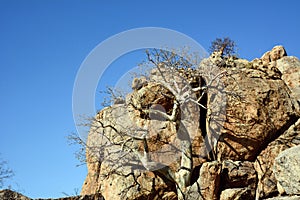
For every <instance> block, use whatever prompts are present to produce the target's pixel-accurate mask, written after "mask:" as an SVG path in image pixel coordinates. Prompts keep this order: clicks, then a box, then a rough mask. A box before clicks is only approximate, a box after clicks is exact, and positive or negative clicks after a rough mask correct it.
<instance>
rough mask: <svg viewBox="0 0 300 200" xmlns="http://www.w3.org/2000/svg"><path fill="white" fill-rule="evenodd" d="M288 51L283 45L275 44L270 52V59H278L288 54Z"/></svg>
mask: <svg viewBox="0 0 300 200" xmlns="http://www.w3.org/2000/svg"><path fill="white" fill-rule="evenodd" d="M286 55H287V54H286V51H285V49H284V47H283V46H280V45H279V46H275V47H273V49H272V50H271V52H270V61H276V60H279V59H280V58H283V57H284V56H286Z"/></svg>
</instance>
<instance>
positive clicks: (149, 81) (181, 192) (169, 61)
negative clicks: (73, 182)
mask: <svg viewBox="0 0 300 200" xmlns="http://www.w3.org/2000/svg"><path fill="white" fill-rule="evenodd" d="M224 49H225V48H224ZM146 55H147V61H148V64H151V65H152V66H153V67H154V69H152V70H151V72H150V73H149V74H150V76H149V77H147V78H146V79H143V80H142V81H136V82H138V83H143V86H144V87H134V88H133V89H134V90H135V91H134V92H133V94H132V95H129V96H127V98H126V100H124V101H121V103H120V104H119V105H114V106H111V107H107V108H104V109H103V110H102V111H100V112H99V113H98V115H97V116H96V117H95V118H94V119H93V120H92V122H91V123H89V124H86V125H89V126H91V130H90V136H89V137H90V138H89V142H87V144H86V148H87V151H88V154H87V156H89V155H91V154H93V156H94V157H96V158H97V159H98V160H97V162H100V163H101V162H106V163H110V167H111V169H112V170H111V171H110V172H108V173H107V175H109V173H117V168H119V167H122V166H125V165H128V166H132V167H133V168H140V169H141V168H143V169H145V170H149V171H152V172H154V173H156V174H157V175H158V176H160V177H161V178H162V179H164V180H165V181H168V182H171V183H172V184H174V185H175V187H176V192H177V196H178V199H180V200H183V199H185V196H186V195H187V193H188V190H189V187H190V185H191V179H192V172H193V168H194V167H195V166H194V163H193V149H192V142H193V138H194V137H195V136H196V135H197V134H200V135H202V137H203V138H204V137H205V138H206V141H203V143H204V144H205V145H204V146H205V147H206V152H207V153H209V152H212V154H211V155H207V156H208V159H215V155H214V147H215V145H216V143H217V137H218V135H217V133H216V132H215V131H214V130H215V129H217V128H216V126H218V125H216V123H215V124H213V125H212V127H211V126H210V125H211V124H212V121H218V120H219V121H218V122H220V118H219V119H216V116H220V112H222V110H220V109H219V110H218V109H217V110H216V109H214V108H212V106H211V107H210V108H208V106H207V105H208V104H209V100H208V98H209V95H208V91H209V90H216V91H221V90H222V86H221V85H222V83H221V81H220V79H221V78H222V77H223V76H226V75H227V73H226V71H220V69H219V68H216V67H214V66H213V64H212V63H206V68H205V69H195V68H193V67H194V66H197V65H198V63H197V62H199V60H198V59H191V58H188V59H187V58H186V57H183V56H179V55H178V54H177V53H176V52H173V51H165V50H159V49H154V50H151V51H150V50H148V51H146ZM193 62H194V63H193ZM112 96H114V95H112ZM219 98H220V97H219ZM218 106H220V105H218ZM200 113H201V115H202V120H201V117H200ZM191 116H192V117H191ZM203 116H204V117H203ZM143 120H144V121H143ZM141 121H142V122H141ZM153 123H164V124H169V125H170V126H174V129H175V130H176V134H175V136H174V137H175V139H174V141H175V142H173V143H172V142H170V140H169V139H168V138H167V139H166V138H163V136H162V135H159V137H158V136H157V135H153V133H155V134H159V130H157V126H155V125H153ZM200 123H204V124H205V125H203V124H202V125H201V126H202V127H203V126H204V128H203V130H205V131H202V130H201V128H199V127H200ZM197 131H198V132H197ZM91 133H92V134H91ZM94 137H97V138H98V139H95V138H94ZM170 137H171V136H170ZM99 138H101V145H99V142H95V141H96V140H99ZM153 144H157V145H156V146H159V144H167V147H166V148H165V149H163V150H162V149H160V150H157V148H154V147H153V146H155V145H153ZM155 151H157V152H155ZM158 154H159V155H161V154H164V155H165V156H164V157H163V158H162V159H160V158H157V157H159V156H158ZM170 158H174V159H175V160H171V161H170V162H167V161H166V160H168V159H170ZM174 163H175V164H174ZM124 192H126V191H124Z"/></svg>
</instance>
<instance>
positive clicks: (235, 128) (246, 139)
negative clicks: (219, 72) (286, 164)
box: [209, 68, 299, 161]
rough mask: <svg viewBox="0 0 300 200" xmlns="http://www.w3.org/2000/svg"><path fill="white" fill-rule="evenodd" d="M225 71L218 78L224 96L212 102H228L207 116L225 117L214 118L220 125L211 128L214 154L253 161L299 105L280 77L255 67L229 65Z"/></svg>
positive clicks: (230, 158) (289, 120) (227, 158)
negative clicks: (214, 136)
mask: <svg viewBox="0 0 300 200" xmlns="http://www.w3.org/2000/svg"><path fill="white" fill-rule="evenodd" d="M227 73H228V74H229V75H228V76H224V77H223V78H222V79H221V81H223V84H224V89H223V90H221V91H220V92H222V91H227V93H228V95H227V99H226V98H221V99H215V100H213V101H212V103H213V104H214V105H221V104H222V103H224V101H227V102H225V103H226V104H225V105H226V107H225V108H224V110H223V111H222V110H221V111H220V112H218V113H217V114H216V115H215V116H211V119H210V120H211V121H213V120H216V118H217V117H219V116H220V115H224V116H225V121H224V122H221V123H220V122H219V121H220V120H217V121H218V123H219V124H220V125H219V126H216V128H215V130H214V131H213V132H215V133H216V134H215V135H216V137H218V138H217V139H218V143H217V144H216V147H215V149H216V150H215V151H216V157H217V159H218V160H236V161H238V160H248V161H254V160H255V159H256V156H257V155H258V154H259V153H260V151H262V150H263V149H264V148H265V147H266V146H267V145H268V143H269V142H271V141H272V140H274V139H276V138H277V137H279V136H280V134H282V132H283V130H286V129H287V128H288V127H289V126H290V125H291V124H293V123H294V122H295V120H296V116H299V113H297V111H298V107H299V105H298V103H297V102H296V100H294V99H293V98H290V92H289V89H288V88H287V86H286V85H285V83H284V82H283V81H282V80H280V79H269V78H268V77H267V75H266V74H265V73H263V72H261V71H259V70H255V69H234V68H233V69H231V68H229V69H227ZM209 92H210V91H209ZM212 92H215V91H212Z"/></svg>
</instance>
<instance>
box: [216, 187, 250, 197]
mask: <svg viewBox="0 0 300 200" xmlns="http://www.w3.org/2000/svg"><path fill="white" fill-rule="evenodd" d="M241 199H243V200H253V195H252V191H251V189H249V188H231V189H226V190H223V191H222V192H221V195H220V200H241Z"/></svg>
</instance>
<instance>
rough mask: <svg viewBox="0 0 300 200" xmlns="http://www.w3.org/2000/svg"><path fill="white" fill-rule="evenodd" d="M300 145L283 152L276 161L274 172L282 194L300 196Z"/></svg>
mask: <svg viewBox="0 0 300 200" xmlns="http://www.w3.org/2000/svg"><path fill="white" fill-rule="evenodd" d="M299 152H300V145H298V146H295V147H291V148H289V149H287V150H285V151H283V152H281V153H280V154H279V155H278V156H277V157H276V159H275V162H274V167H273V171H274V174H275V178H276V180H277V185H278V188H280V189H281V191H280V193H282V194H284V193H286V194H288V195H300V154H299Z"/></svg>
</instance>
